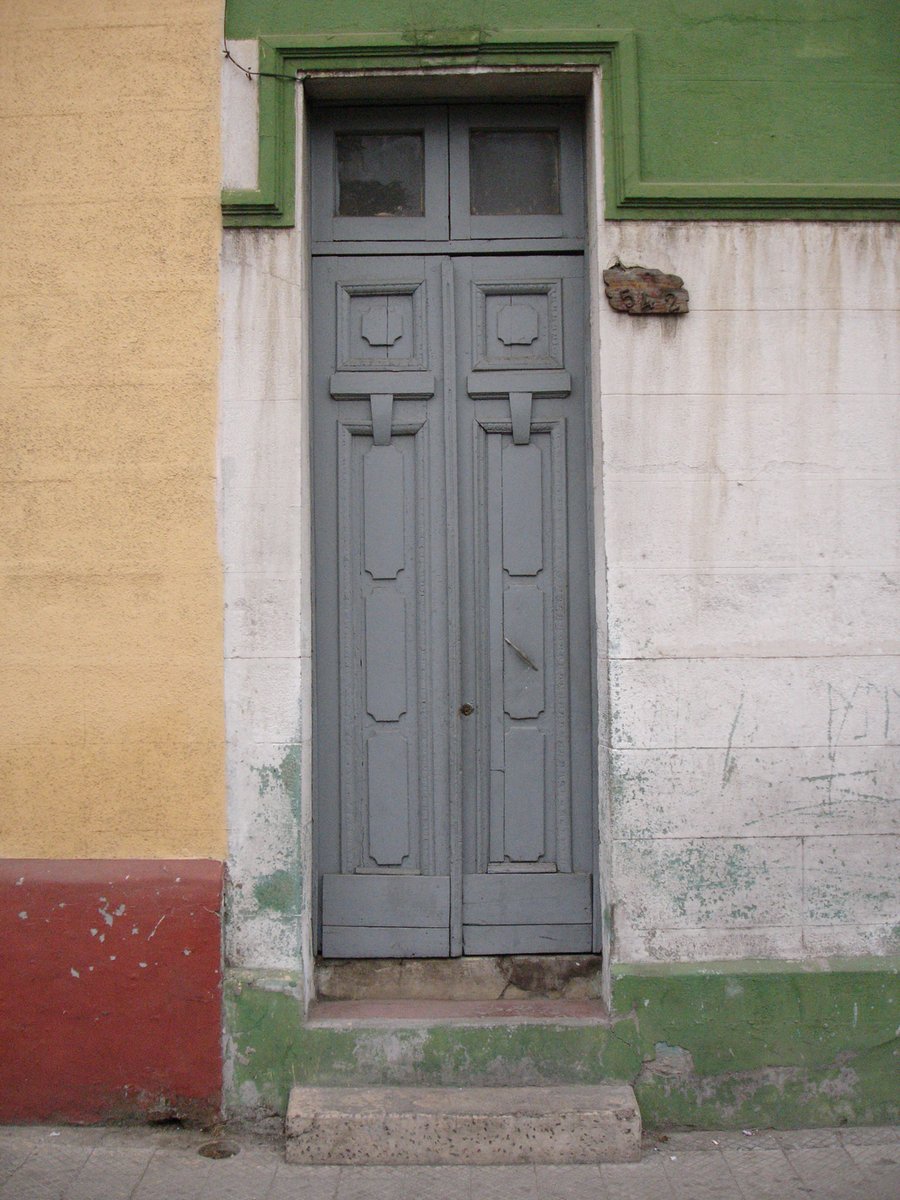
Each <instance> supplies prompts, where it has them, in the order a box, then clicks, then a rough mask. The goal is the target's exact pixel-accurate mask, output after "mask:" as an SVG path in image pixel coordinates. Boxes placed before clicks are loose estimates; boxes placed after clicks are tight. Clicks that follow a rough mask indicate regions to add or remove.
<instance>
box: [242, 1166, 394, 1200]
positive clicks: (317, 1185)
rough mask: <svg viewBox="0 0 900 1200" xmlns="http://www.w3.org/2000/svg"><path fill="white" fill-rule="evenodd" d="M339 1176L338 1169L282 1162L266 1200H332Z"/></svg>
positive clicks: (339, 1170)
mask: <svg viewBox="0 0 900 1200" xmlns="http://www.w3.org/2000/svg"><path fill="white" fill-rule="evenodd" d="M340 1174H341V1168H340V1167H304V1166H298V1165H296V1164H294V1163H286V1162H282V1163H280V1164H279V1166H278V1170H277V1172H276V1175H275V1180H274V1182H273V1183H272V1185H271V1187H270V1188H269V1193H268V1195H267V1196H266V1200H334V1198H335V1196H336V1194H337V1189H338V1181H339V1179H340ZM397 1200H399V1198H397ZM410 1200H411V1198H410Z"/></svg>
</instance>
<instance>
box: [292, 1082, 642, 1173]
mask: <svg viewBox="0 0 900 1200" xmlns="http://www.w3.org/2000/svg"><path fill="white" fill-rule="evenodd" d="M285 1134H286V1150H285V1155H286V1158H287V1161H288V1162H289V1163H307V1164H310V1165H313V1164H314V1165H326V1164H327V1165H332V1166H351V1165H352V1166H360V1165H366V1166H413V1165H423V1166H449V1165H478V1164H482V1165H502V1164H512V1163H542V1164H544V1163H549V1164H558V1163H598V1162H606V1163H624V1162H637V1161H638V1160H639V1159H640V1156H641V1114H640V1109H639V1108H638V1105H637V1100H636V1099H635V1095H634V1091H633V1089H632V1088H631V1087H629V1086H628V1085H627V1084H601V1085H597V1086H594V1087H583V1086H555V1085H554V1086H544V1087H465V1088H453V1087H367V1088H354V1087H327V1088H318V1087H299V1086H298V1087H294V1088H293V1089H292V1090H291V1098H290V1103H289V1104H288V1111H287V1117H286V1118H285Z"/></svg>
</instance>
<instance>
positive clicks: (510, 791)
mask: <svg viewBox="0 0 900 1200" xmlns="http://www.w3.org/2000/svg"><path fill="white" fill-rule="evenodd" d="M503 812H504V815H503V831H504V838H503V841H504V846H503V849H504V854H505V857H506V860H507V861H508V862H521V863H530V862H537V860H538V859H539V858H540V857H541V855H542V854H543V853H544V735H543V734H542V733H541V732H540V730H538V729H511V730H510V731H509V732H508V733H507V735H506V795H505V803H504V810H503Z"/></svg>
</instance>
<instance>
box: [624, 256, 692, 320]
mask: <svg viewBox="0 0 900 1200" xmlns="http://www.w3.org/2000/svg"><path fill="white" fill-rule="evenodd" d="M603 282H604V283H605V284H606V296H607V299H608V300H609V304H610V307H611V308H613V309H615V311H616V312H624V313H628V315H629V316H632V317H653V316H668V315H670V314H672V313H686V312H687V311H688V294H687V289H686V288H685V286H684V280H683V279H682V278H681V276H680V275H666V274H664V273H663V272H662V271H656V270H654V269H653V268H651V267H626V266H623V265H622V264H621V263H616V264H615V265H614V266H612V267H610V268H609V270H608V271H604V272H603Z"/></svg>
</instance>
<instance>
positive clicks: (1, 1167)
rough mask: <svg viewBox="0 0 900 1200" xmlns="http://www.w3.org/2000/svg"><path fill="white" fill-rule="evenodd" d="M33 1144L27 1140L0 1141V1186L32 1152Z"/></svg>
mask: <svg viewBox="0 0 900 1200" xmlns="http://www.w3.org/2000/svg"><path fill="white" fill-rule="evenodd" d="M34 1148H35V1145H34V1142H32V1141H30V1140H29V1139H28V1138H25V1137H21V1138H4V1139H3V1140H2V1141H0V1184H3V1183H5V1182H6V1180H7V1179H9V1177H10V1175H12V1174H13V1172H14V1171H18V1169H19V1167H21V1166H22V1164H23V1163H24V1162H25V1161H26V1159H27V1158H28V1156H29V1155H30V1154H32V1153H33V1152H34Z"/></svg>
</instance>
